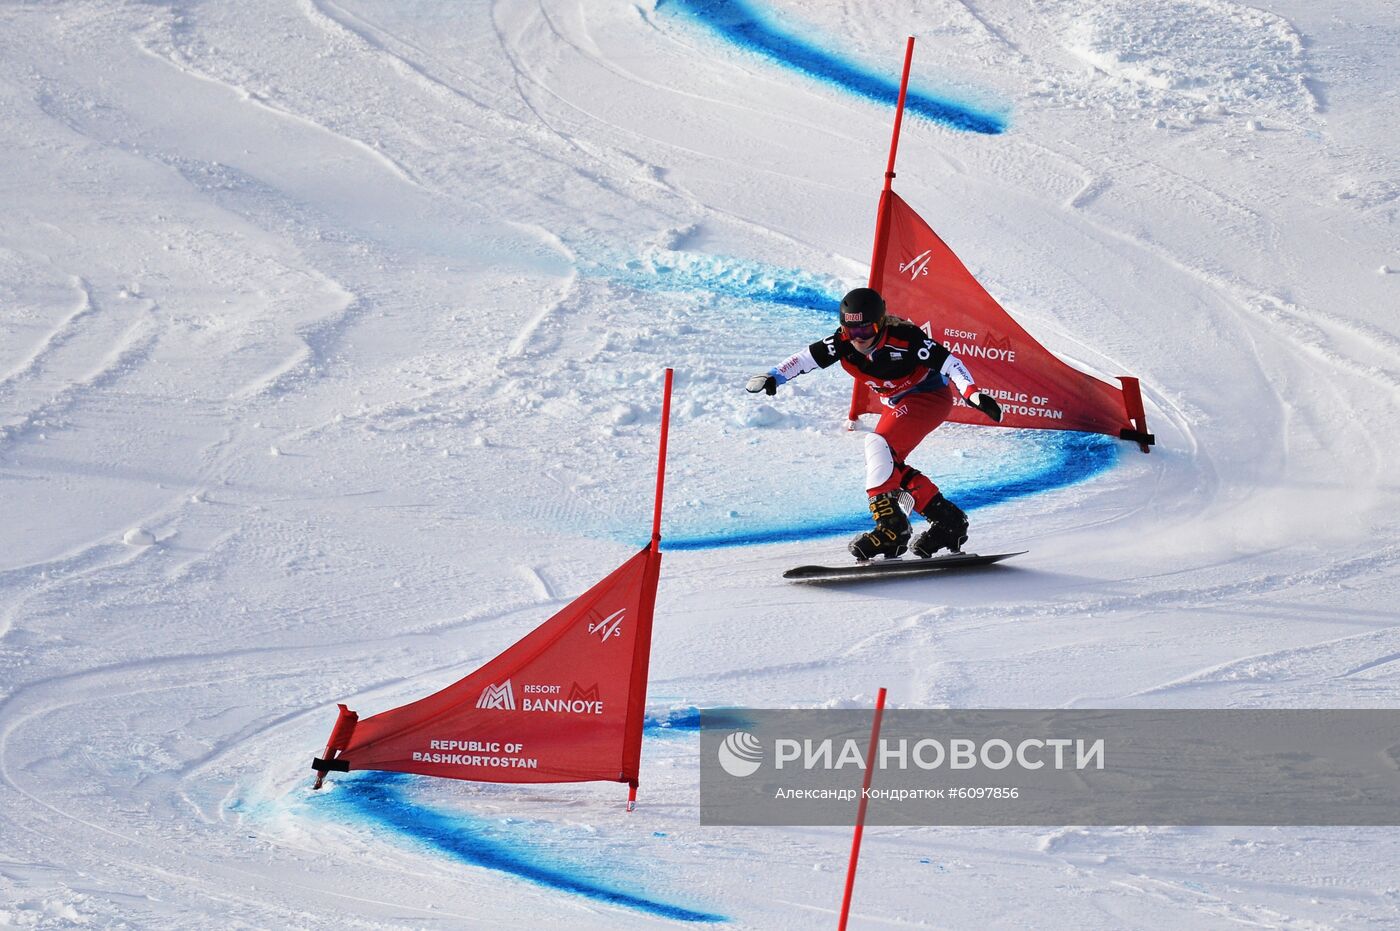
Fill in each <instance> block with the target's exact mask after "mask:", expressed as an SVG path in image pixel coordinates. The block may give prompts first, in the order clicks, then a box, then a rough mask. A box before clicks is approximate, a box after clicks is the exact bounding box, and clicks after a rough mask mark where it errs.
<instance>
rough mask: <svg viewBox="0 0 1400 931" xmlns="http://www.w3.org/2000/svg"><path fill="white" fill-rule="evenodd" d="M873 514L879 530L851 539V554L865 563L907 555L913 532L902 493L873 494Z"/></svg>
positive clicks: (871, 510)
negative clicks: (906, 551)
mask: <svg viewBox="0 0 1400 931" xmlns="http://www.w3.org/2000/svg"><path fill="white" fill-rule="evenodd" d="M959 513H961V512H959ZM870 516H871V517H873V518H874V519H875V529H874V530H869V531H866V532H865V533H863V534H861V535H860V536H858V537H856V538H855V539H854V540H852V541H851V543H850V546H849V547H847V548H848V549H849V550H850V551H851V555H852V556H854V557H855V558H856V559H859V560H860V561H861V562H867V561H869V560H871V559H874V558H875V557H876V556H884V557H886V558H887V559H894V558H895V557H897V556H901V555H903V554H904V552H905V550H907V549H908V548H909V537H910V535H911V534H912V532H913V531H912V530H911V529H910V527H909V518H908V517H905V516H904V509H903V508H902V507H900V506H899V492H897V491H887V492H885V493H883V494H878V495H875V496H873V497H872V498H871V499H870ZM963 539H966V537H964V538H963Z"/></svg>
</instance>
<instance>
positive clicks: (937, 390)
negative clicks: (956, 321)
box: [745, 288, 1001, 560]
mask: <svg viewBox="0 0 1400 931" xmlns="http://www.w3.org/2000/svg"><path fill="white" fill-rule="evenodd" d="M840 321H841V323H840V326H838V327H837V329H836V332H835V333H833V334H831V335H830V336H828V337H826V338H825V339H823V340H819V341H818V342H815V343H813V344H812V345H810V346H808V347H807V348H806V349H804V350H802V351H801V352H799V353H797V354H796V355H793V356H791V357H789V358H788V359H787V360H786V361H784V362H782V363H781V364H779V365H776V366H774V367H773V368H771V369H769V370H768V372H767V374H765V375H754V376H753V377H751V378H750V379H749V380H748V384H747V385H745V388H746V389H747V390H748V391H749V392H750V393H751V394H758V393H759V392H761V391H763V392H767V393H768V394H769V395H772V394H775V393H776V392H777V390H778V386H779V385H782V384H786V383H787V382H789V381H791V380H792V379H794V378H796V377H797V376H798V375H802V374H804V373H806V372H810V371H812V370H813V369H817V368H827V367H828V366H831V365H833V364H835V363H837V362H840V363H841V367H842V368H844V369H845V370H846V371H847V372H849V373H850V375H851V377H852V378H855V379H856V380H857V381H859V382H861V383H862V384H864V385H866V386H868V387H869V388H870V389H871V390H873V391H874V392H875V394H876V395H877V396H879V398H880V401H881V403H882V404H884V406H885V410H884V412H883V413H882V414H881V415H880V422H879V423H877V424H876V425H875V432H874V433H872V434H871V435H870V436H867V437H866V438H865V486H866V488H865V490H866V494H867V495H869V497H870V515H871V517H873V518H874V520H875V529H874V530H871V531H868V532H866V533H862V534H861V535H860V536H858V537H856V538H855V539H854V540H852V541H851V544H850V546H849V549H850V551H851V554H852V555H853V556H855V557H856V559H859V560H869V559H874V558H875V557H876V556H885V557H888V558H894V557H896V556H899V555H901V554H902V553H904V551H905V550H906V549H908V548H909V538H910V536H911V535H912V533H913V531H912V530H911V528H910V526H909V518H908V516H907V515H906V512H905V509H904V507H903V506H902V504H901V497H902V496H903V495H908V497H909V498H910V499H912V502H913V504H912V509H913V510H915V511H918V512H919V513H920V514H922V515H923V516H924V517H925V518H927V519H928V523H929V525H928V529H926V530H925V531H924V532H923V533H922V534H920V535H919V538H918V539H917V540H915V541H914V546H913V549H914V554H915V555H916V556H920V557H923V558H927V557H929V556H932V555H933V554H934V553H936V552H938V551H939V550H940V549H944V548H945V547H946V548H947V549H948V550H950V551H951V552H954V553H957V552H961V549H962V545H963V543H965V542H966V541H967V515H966V514H964V513H963V512H962V510H961V509H960V508H959V507H958V506H957V505H955V504H954V503H953V502H951V501H949V500H948V499H947V498H945V497H943V495H942V493H940V492H939V490H938V486H937V485H935V484H934V483H933V481H932V480H931V479H929V478H928V476H926V475H924V474H923V473H922V472H920V471H919V470H918V469H915V468H913V467H911V466H909V465H907V464H906V463H905V461H904V460H905V458H906V457H907V456H908V455H909V454H910V453H912V452H913V451H914V448H915V447H916V446H918V445H919V443H920V442H922V441H923V438H924V437H926V436H928V435H929V434H930V433H932V432H933V431H934V430H935V429H936V428H937V427H938V425H939V424H941V423H943V421H944V420H946V419H947V418H948V414H949V412H950V411H952V409H953V403H954V402H953V394H952V390H950V384H951V386H952V387H953V388H956V389H957V391H958V392H959V394H960V395H961V396H962V398H963V400H965V401H966V402H967V403H968V404H969V405H970V406H972V407H975V408H977V409H978V410H980V411H981V412H982V413H984V414H986V415H987V416H988V417H990V418H991V419H992V420H994V421H996V422H997V423H1000V422H1001V406H1000V405H998V404H997V402H996V399H995V398H993V397H992V396H991V395H990V394H988V393H987V392H985V391H980V390H978V388H977V385H976V383H975V382H973V380H972V374H971V373H970V372H969V371H968V370H967V366H966V365H964V364H963V363H962V360H960V359H959V358H958V357H957V356H955V355H953V354H952V353H951V352H949V351H948V348H947V347H946V346H944V345H943V344H941V343H939V342H938V341H937V340H935V339H932V338H930V337H929V336H928V335H927V334H926V333H924V331H923V330H921V329H920V328H919V327H918V326H916V325H915V324H913V323H910V322H909V321H908V320H905V319H903V318H901V317H896V316H893V315H891V314H888V313H886V310H885V301H884V298H882V297H880V294H879V292H877V291H875V290H873V289H871V288H856V289H855V290H854V291H851V292H850V293H848V294H847V295H846V296H845V297H844V298H842V300H841V309H840Z"/></svg>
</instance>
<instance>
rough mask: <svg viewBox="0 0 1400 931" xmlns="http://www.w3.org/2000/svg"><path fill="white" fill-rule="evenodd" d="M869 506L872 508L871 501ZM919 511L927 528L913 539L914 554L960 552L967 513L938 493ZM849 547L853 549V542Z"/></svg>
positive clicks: (923, 555)
mask: <svg viewBox="0 0 1400 931" xmlns="http://www.w3.org/2000/svg"><path fill="white" fill-rule="evenodd" d="M871 508H872V510H873V509H874V504H873V503H872V504H871ZM919 513H920V514H922V515H923V516H924V517H926V518H928V529H927V530H925V531H924V532H923V533H921V534H919V538H918V539H917V540H915V541H914V546H913V550H914V555H915V556H918V557H919V558H920V559H928V558H929V557H930V556H932V555H933V554H934V553H936V552H938V551H939V550H941V549H947V550H948V551H949V552H950V553H961V552H962V545H963V544H964V543H966V542H967V515H966V514H964V513H963V512H962V509H961V508H959V507H958V506H957V505H956V504H954V503H953V502H951V501H949V500H948V499H947V498H945V497H943V495H942V493H939V494H937V495H934V497H933V500H932V501H930V502H929V503H928V504H927V505H925V506H924V509H923V510H922V511H920V512H919ZM906 526H907V522H906ZM851 547H852V550H854V548H855V544H851Z"/></svg>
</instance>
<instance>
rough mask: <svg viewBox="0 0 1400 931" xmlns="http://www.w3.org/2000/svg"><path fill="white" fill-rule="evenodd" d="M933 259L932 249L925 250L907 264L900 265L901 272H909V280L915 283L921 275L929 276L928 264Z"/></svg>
mask: <svg viewBox="0 0 1400 931" xmlns="http://www.w3.org/2000/svg"><path fill="white" fill-rule="evenodd" d="M932 257H933V250H932V249H925V250H924V251H923V252H920V253H919V254H918V255H916V256H914V257H913V258H912V259H910V260H909V261H907V262H902V263H900V266H899V270H900V271H902V272H909V280H910V281H913V280H914V279H915V278H917V277H919V276H920V275H927V274H928V263H929V262H930V260H931V259H932Z"/></svg>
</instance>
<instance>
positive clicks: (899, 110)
mask: <svg viewBox="0 0 1400 931" xmlns="http://www.w3.org/2000/svg"><path fill="white" fill-rule="evenodd" d="M913 62H914V37H913V36H910V37H909V41H908V42H907V43H906V44H905V46H904V73H903V74H902V75H901V76H900V78H899V102H898V103H896V104H895V108H894V132H892V133H891V134H890V160H889V162H888V164H886V165H885V187H884V190H883V191H881V193H880V210H879V213H878V214H877V216H876V218H875V249H874V252H873V253H872V254H871V256H870V287H872V288H874V289H875V290H876V291H878V290H880V285H882V284H884V278H885V243H886V240H888V239H889V232H890V211H891V210H892V209H893V207H894V205H893V204H892V203H891V202H890V198H889V193H890V190H891V187H890V185H891V184H892V182H893V181H894V156H895V153H896V152H898V151H899V127H900V126H901V125H903V123H904V98H905V95H906V94H908V92H909V66H910V65H911V64H913Z"/></svg>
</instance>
